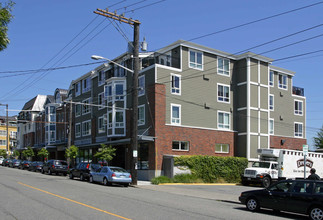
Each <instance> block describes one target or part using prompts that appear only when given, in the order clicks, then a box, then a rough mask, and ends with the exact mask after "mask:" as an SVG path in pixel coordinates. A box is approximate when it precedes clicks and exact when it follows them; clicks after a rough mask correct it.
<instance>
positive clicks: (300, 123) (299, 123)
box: [294, 122, 304, 138]
mask: <svg viewBox="0 0 323 220" xmlns="http://www.w3.org/2000/svg"><path fill="white" fill-rule="evenodd" d="M296 124H298V125H302V136H296V132H295V125H296ZM303 128H304V126H303V122H294V138H304V137H303V136H304V135H303V134H304V129H303Z"/></svg>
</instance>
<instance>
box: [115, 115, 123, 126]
mask: <svg viewBox="0 0 323 220" xmlns="http://www.w3.org/2000/svg"><path fill="white" fill-rule="evenodd" d="M115 125H116V126H115V127H116V128H123V127H124V112H123V111H116V123H115Z"/></svg>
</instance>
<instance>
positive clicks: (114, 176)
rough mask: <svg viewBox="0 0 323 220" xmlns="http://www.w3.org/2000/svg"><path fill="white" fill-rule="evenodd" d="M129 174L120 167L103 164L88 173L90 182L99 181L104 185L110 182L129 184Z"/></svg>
mask: <svg viewBox="0 0 323 220" xmlns="http://www.w3.org/2000/svg"><path fill="white" fill-rule="evenodd" d="M131 181H132V179H131V174H130V173H129V172H127V171H126V170H125V169H123V168H121V167H109V166H104V167H101V168H99V169H98V170H96V171H93V172H91V173H90V182H91V183H93V182H99V183H103V184H104V185H111V184H112V183H118V184H122V185H124V186H129V184H130V183H131Z"/></svg>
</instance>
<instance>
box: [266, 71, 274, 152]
mask: <svg viewBox="0 0 323 220" xmlns="http://www.w3.org/2000/svg"><path fill="white" fill-rule="evenodd" d="M267 74H268V76H269V74H270V68H269V65H268V67H267ZM274 75H275V74H274ZM274 78H275V77H274ZM274 81H275V80H274ZM268 85H269V78H268ZM269 94H270V86H268V87H267V97H268V98H269ZM267 112H268V114H267V115H268V116H267V119H268V128H269V120H270V111H269V106H268V109H267ZM268 134H269V129H268ZM267 148H268V149H269V148H270V136H268V141H267Z"/></svg>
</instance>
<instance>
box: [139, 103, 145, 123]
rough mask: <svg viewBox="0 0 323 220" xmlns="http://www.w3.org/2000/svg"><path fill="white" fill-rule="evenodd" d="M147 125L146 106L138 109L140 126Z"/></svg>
mask: <svg viewBox="0 0 323 220" xmlns="http://www.w3.org/2000/svg"><path fill="white" fill-rule="evenodd" d="M144 124H145V105H141V106H139V107H138V125H144Z"/></svg>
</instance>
